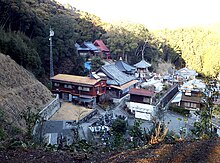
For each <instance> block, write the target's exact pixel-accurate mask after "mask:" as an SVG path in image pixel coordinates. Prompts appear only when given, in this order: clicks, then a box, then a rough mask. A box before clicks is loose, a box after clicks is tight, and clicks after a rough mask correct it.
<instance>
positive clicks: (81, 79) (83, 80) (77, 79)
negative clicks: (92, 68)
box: [50, 74, 101, 85]
mask: <svg viewBox="0 0 220 163" xmlns="http://www.w3.org/2000/svg"><path fill="white" fill-rule="evenodd" d="M50 79H51V80H57V81H64V82H71V83H79V84H85V85H95V84H96V83H97V82H98V81H100V80H101V79H98V80H96V79H92V78H90V77H87V76H76V75H67V74H58V75H56V76H54V77H52V78H50Z"/></svg>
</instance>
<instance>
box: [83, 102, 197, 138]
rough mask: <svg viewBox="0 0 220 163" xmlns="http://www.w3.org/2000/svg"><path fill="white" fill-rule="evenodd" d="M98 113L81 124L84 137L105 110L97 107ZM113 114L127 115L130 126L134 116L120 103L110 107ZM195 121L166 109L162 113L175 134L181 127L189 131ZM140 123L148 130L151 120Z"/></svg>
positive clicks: (170, 129)
mask: <svg viewBox="0 0 220 163" xmlns="http://www.w3.org/2000/svg"><path fill="white" fill-rule="evenodd" d="M98 111H99V112H98V114H97V115H95V116H94V117H93V118H91V119H90V120H89V121H88V122H86V123H83V124H81V126H82V127H81V129H82V130H83V131H81V135H82V136H83V137H84V138H88V137H87V133H88V127H89V126H90V125H92V124H93V123H94V122H95V121H96V120H97V119H98V118H99V117H100V116H102V115H105V113H106V111H104V110H103V109H100V108H98ZM111 111H112V112H113V114H114V115H122V116H125V117H128V125H129V126H132V125H133V124H134V121H135V118H134V116H132V115H129V114H128V113H127V112H126V111H125V110H123V109H122V106H121V105H118V106H116V107H115V108H113V109H111ZM195 121H196V117H189V118H186V117H183V116H182V115H179V114H177V113H174V112H171V111H166V112H165V113H164V122H165V124H167V126H168V128H169V131H173V132H175V133H176V134H179V133H180V129H181V128H186V129H187V133H189V131H190V128H191V127H192V126H193V123H194V122H195ZM141 122H142V124H141V127H142V128H143V129H144V128H145V129H146V130H150V129H151V127H152V122H150V121H145V120H141Z"/></svg>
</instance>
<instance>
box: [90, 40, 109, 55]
mask: <svg viewBox="0 0 220 163" xmlns="http://www.w3.org/2000/svg"><path fill="white" fill-rule="evenodd" d="M93 44H94V45H95V46H96V47H98V48H99V49H100V50H101V51H104V52H109V49H108V48H107V47H106V45H105V44H104V42H103V41H102V40H95V42H94V43H93Z"/></svg>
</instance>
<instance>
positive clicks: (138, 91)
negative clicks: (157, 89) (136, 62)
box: [129, 88, 155, 97]
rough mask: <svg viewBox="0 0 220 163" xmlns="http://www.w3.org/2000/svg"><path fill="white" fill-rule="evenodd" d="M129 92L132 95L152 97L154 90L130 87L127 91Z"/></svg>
mask: <svg viewBox="0 0 220 163" xmlns="http://www.w3.org/2000/svg"><path fill="white" fill-rule="evenodd" d="M129 93H130V94H133V95H141V96H147V97H152V96H153V95H154V94H155V93H154V91H150V90H146V89H137V88H132V89H131V90H130V91H129Z"/></svg>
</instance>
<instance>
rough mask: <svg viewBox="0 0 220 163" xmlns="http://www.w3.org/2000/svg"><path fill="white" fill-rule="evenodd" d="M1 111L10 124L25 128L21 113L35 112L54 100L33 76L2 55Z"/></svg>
mask: <svg viewBox="0 0 220 163" xmlns="http://www.w3.org/2000/svg"><path fill="white" fill-rule="evenodd" d="M0 91H1V93H0V109H1V110H2V111H3V112H4V116H5V118H6V119H7V121H8V122H9V123H13V124H15V125H19V126H23V123H22V121H21V118H20V113H21V112H22V111H23V110H26V109H27V108H28V107H30V108H32V110H33V111H34V112H37V111H39V110H40V109H42V107H43V106H44V105H45V104H47V103H48V102H49V101H50V100H52V96H51V95H52V94H51V92H50V91H49V90H48V89H47V88H46V87H45V86H44V85H43V84H42V83H40V82H39V81H38V80H37V79H36V78H35V77H34V75H33V74H31V73H30V72H28V71H27V70H25V69H24V68H23V67H21V66H19V65H18V64H17V63H16V62H15V61H14V60H12V59H11V58H10V57H9V56H6V55H3V54H1V53H0Z"/></svg>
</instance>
